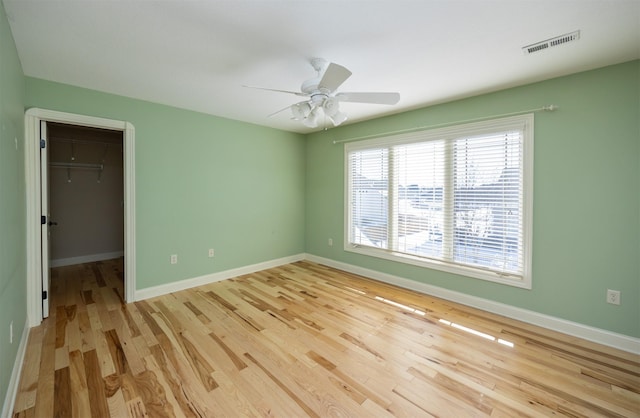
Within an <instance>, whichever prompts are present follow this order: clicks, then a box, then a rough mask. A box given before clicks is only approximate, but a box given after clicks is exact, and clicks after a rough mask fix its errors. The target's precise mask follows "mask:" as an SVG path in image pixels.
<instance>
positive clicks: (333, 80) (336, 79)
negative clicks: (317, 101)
mask: <svg viewBox="0 0 640 418" xmlns="http://www.w3.org/2000/svg"><path fill="white" fill-rule="evenodd" d="M349 77H351V71H349V70H347V69H346V68H344V67H343V66H342V65H338V64H334V63H330V64H329V66H328V67H327V69H326V70H325V72H324V75H323V76H322V79H321V80H320V83H318V89H327V90H329V92H333V91H335V90H336V89H337V88H338V87H340V85H341V84H342V83H344V82H345V81H346V80H347V78H349Z"/></svg>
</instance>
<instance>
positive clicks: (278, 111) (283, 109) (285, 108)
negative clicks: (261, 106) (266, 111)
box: [267, 105, 291, 118]
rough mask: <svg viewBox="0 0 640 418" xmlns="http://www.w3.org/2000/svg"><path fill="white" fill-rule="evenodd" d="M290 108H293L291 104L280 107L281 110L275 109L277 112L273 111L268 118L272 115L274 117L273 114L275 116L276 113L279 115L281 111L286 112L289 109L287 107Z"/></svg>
mask: <svg viewBox="0 0 640 418" xmlns="http://www.w3.org/2000/svg"><path fill="white" fill-rule="evenodd" d="M289 108H291V105H289V106H287V107H284V108H282V109H280V110H277V111H275V112H273V113H271V114H270V115H267V117H268V118H270V117H272V116H275V115H277V114H278V113H280V112H284V111H285V110H287V109H289Z"/></svg>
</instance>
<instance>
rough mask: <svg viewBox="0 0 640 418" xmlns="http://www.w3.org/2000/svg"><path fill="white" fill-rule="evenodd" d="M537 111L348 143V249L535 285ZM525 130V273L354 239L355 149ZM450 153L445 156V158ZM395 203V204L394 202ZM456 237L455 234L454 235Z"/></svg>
mask: <svg viewBox="0 0 640 418" xmlns="http://www.w3.org/2000/svg"><path fill="white" fill-rule="evenodd" d="M533 127H534V115H533V113H529V114H524V115H518V116H511V117H506V118H497V119H491V120H484V121H480V122H473V123H465V124H459V125H452V126H446V127H441V128H434V129H428V128H427V129H423V130H417V131H411V132H405V133H399V134H391V135H385V136H380V137H376V138H373V139H367V140H362V141H354V142H348V143H345V145H344V173H345V176H344V182H345V185H344V186H345V187H344V192H345V205H344V210H345V213H344V241H343V242H344V250H345V251H348V252H352V253H357V254H361V255H366V256H370V257H375V258H381V259H385V260H390V261H394V262H399V263H404V264H409V265H414V266H418V267H424V268H429V269H435V270H439V271H444V272H448V273H453V274H457V275H462V276H466V277H472V278H476V279H481V280H486V281H490V282H494V283H500V284H505V285H510V286H514V287H520V288H524V289H531V288H532V245H533V236H532V235H533V234H532V232H533V156H534V131H533ZM514 128H516V129H518V130H521V131H522V136H523V139H522V190H521V192H522V231H521V233H522V257H523V258H522V275H521V276H520V275H513V274H508V273H501V272H498V271H495V270H491V269H488V268H487V269H485V268H482V267H471V266H467V265H462V264H457V263H454V262H449V261H441V260H437V259H430V258H426V257H420V256H414V255H410V254H406V253H399V252H395V251H393V250H387V249H381V248H375V247H369V246H362V245H359V244H353V243H351V231H352V228H351V223H352V219H351V216H352V202H351V196H352V193H351V186H352V180H353V179H352V173H351V170H350V161H349V160H350V158H349V156H350V154H351V153H352V152H354V151H364V150H367V149H372V148H377V147H384V146H395V145H405V144H411V143H416V142H427V141H432V140H443V139H444V140H446V141H451V140H454V139H455V138H460V137H464V136H477V135H480V134H486V133H496V132H501V131H507V130H513V129H514ZM446 158H447V156H445V159H446ZM390 206H391V205H390ZM451 239H453V235H452V236H451Z"/></svg>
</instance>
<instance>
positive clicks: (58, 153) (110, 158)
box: [25, 108, 136, 327]
mask: <svg viewBox="0 0 640 418" xmlns="http://www.w3.org/2000/svg"><path fill="white" fill-rule="evenodd" d="M50 131H52V132H50ZM25 139H26V141H25V171H26V180H27V219H29V220H30V221H29V222H27V249H28V251H27V313H28V320H29V326H30V327H33V326H37V325H39V324H40V323H41V321H42V319H43V318H46V317H47V316H48V313H49V304H48V299H47V296H48V295H47V294H48V292H47V290H48V285H49V282H50V265H53V266H56V265H57V266H63V265H71V264H78V263H86V262H92V261H95V262H98V263H99V262H100V261H98V260H100V259H107V258H113V257H121V256H122V254H124V260H121V261H123V264H124V274H120V275H121V276H123V281H124V283H123V285H124V295H123V296H124V301H125V302H131V301H134V300H135V270H136V269H135V264H136V263H135V259H136V258H135V155H134V154H135V130H134V127H133V125H132V124H131V123H129V122H126V121H117V120H111V119H104V118H98V117H92V116H85V115H77V114H71V113H64V112H57V111H51V110H46V109H38V108H32V109H29V110H27V112H26V114H25ZM96 145H97V147H96ZM81 146H82V147H84V148H85V149H81ZM51 148H53V150H51V152H50V149H51ZM50 163H51V164H50ZM109 166H112V167H111V169H110V167H109ZM109 172H111V173H109ZM108 175H111V177H110V178H108V177H107V176H108ZM70 186H71V187H70ZM63 187H65V188H64V189H63ZM101 187H102V188H103V189H109V188H111V189H112V190H111V194H110V196H111V197H110V198H105V197H104V196H101V197H100V196H98V195H96V194H92V193H94V192H95V191H96V190H95V189H99V188H101ZM74 189H75V190H74ZM78 190H80V192H81V193H76V192H78ZM114 190H115V192H114ZM78 195H79V196H78ZM87 195H88V196H91V197H90V198H89V199H86V196H87ZM52 199H53V200H52ZM68 211H71V212H68ZM74 211H75V212H74ZM70 213H71V215H70ZM108 213H112V215H108ZM51 215H53V216H51ZM36 219H37V223H36V222H33V220H36ZM80 232H82V233H80ZM50 244H52V245H50ZM50 262H51V263H50ZM62 268H64V267H62Z"/></svg>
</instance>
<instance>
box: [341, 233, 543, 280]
mask: <svg viewBox="0 0 640 418" xmlns="http://www.w3.org/2000/svg"><path fill="white" fill-rule="evenodd" d="M344 250H345V251H348V252H352V253H357V254H362V255H366V256H369V257H376V258H382V259H385V260H389V261H394V262H397V263H403V264H409V265H413V266H418V267H423V268H428V269H433V270H439V271H444V272H447V273H452V274H457V275H460V276H466V277H471V278H474V279H480V280H486V281H490V282H494V283H499V284H504V285H508V286H513V287H519V288H523V289H529V290H530V289H531V279H530V275H529V276H528V277H527V275H525V277H524V278H522V277H518V276H511V275H506V274H505V275H503V274H499V273H496V272H492V271H488V270H483V269H478V268H473V267H467V266H463V265H453V264H449V263H445V262H442V261H438V260H429V259H425V258H422V257H413V256H411V255H408V254H402V253H396V252H389V251H385V250H381V249H376V248H371V247H362V246H356V245H349V244H346V245H345V248H344Z"/></svg>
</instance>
